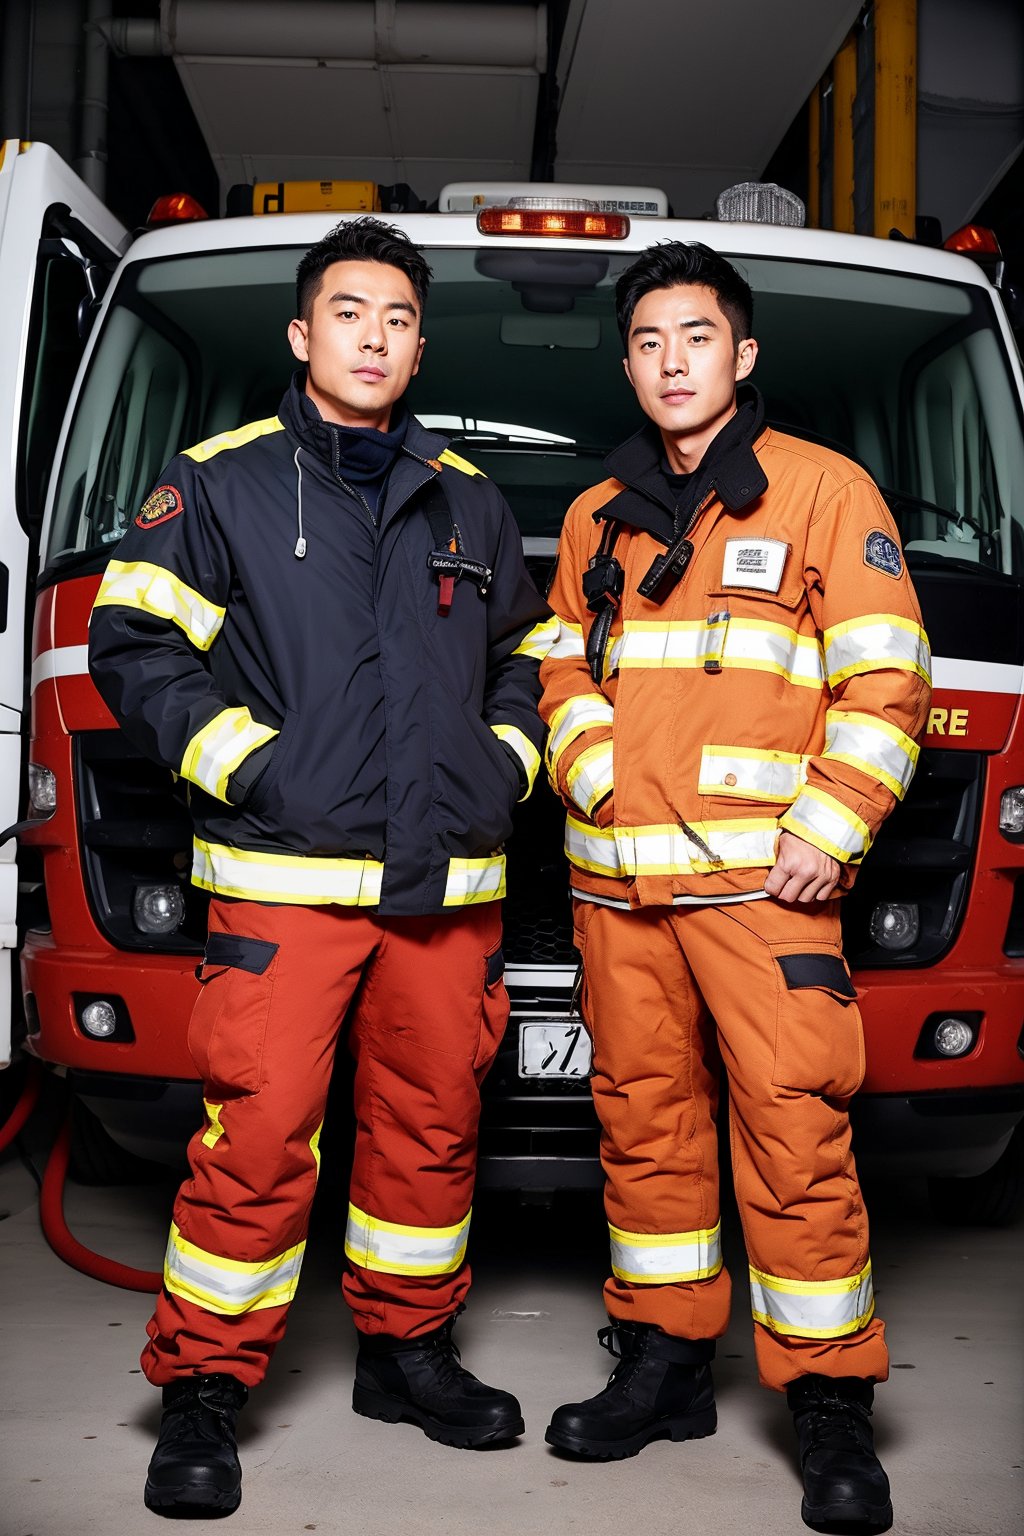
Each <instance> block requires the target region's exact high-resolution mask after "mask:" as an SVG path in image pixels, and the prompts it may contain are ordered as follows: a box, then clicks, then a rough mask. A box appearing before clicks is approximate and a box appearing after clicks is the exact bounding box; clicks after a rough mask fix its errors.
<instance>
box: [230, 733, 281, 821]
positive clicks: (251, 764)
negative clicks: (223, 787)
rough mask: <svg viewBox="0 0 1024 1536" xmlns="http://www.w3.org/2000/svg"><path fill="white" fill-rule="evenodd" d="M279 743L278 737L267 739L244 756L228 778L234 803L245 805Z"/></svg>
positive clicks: (231, 798)
mask: <svg viewBox="0 0 1024 1536" xmlns="http://www.w3.org/2000/svg"><path fill="white" fill-rule="evenodd" d="M276 745H277V737H276V736H275V737H274V739H273V741H265V742H264V743H263V745H262V746H261V747H257V748H256V750H255V752H250V753H249V756H248V757H246V758H243V759H242V761H241V762H240V763H239V765H238V767H237V768H236V769H235V771H234V773H233V774H232V775H231V777H230V778H229V779H228V798H229V800H230V801H231V803H232V805H244V803H245V802H246V800H248V798H249V796H250V795H251V794H252V792H253V790H254V789H255V788H256V784H257V781H258V780H259V779H261V778H262V777H263V775H264V773H265V772H266V770H267V767H268V765H269V763H270V759H271V758H272V757H273V755H274V748H275V747H276Z"/></svg>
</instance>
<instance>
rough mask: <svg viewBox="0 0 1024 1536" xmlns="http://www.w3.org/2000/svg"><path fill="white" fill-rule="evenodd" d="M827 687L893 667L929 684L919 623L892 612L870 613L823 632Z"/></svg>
mask: <svg viewBox="0 0 1024 1536" xmlns="http://www.w3.org/2000/svg"><path fill="white" fill-rule="evenodd" d="M825 664H826V666H827V668H828V681H829V687H831V688H834V687H835V686H836V684H837V683H841V682H843V680H844V679H845V678H847V677H853V676H854V674H855V673H859V672H880V671H886V670H887V669H888V668H891V667H896V668H898V669H901V670H903V671H909V672H916V673H917V674H918V676H919V677H923V678H924V680H925V682H930V681H931V651H930V650H929V648H928V637H927V635H926V634H925V632H924V630H923V629H922V628H921V626H920V624H915V623H914V621H913V620H912V619H901V618H899V617H898V616H897V615H896V614H892V613H870V614H865V616H864V617H863V618H860V619H850V620H848V621H847V622H846V623H845V624H836V625H834V626H833V627H832V628H831V629H826V631H825Z"/></svg>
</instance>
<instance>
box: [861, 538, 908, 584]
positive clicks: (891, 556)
mask: <svg viewBox="0 0 1024 1536" xmlns="http://www.w3.org/2000/svg"><path fill="white" fill-rule="evenodd" d="M864 564H865V565H870V566H871V567H872V569H873V570H876V571H884V573H885V575H886V576H895V577H897V578H898V577H900V576H902V575H903V556H902V555H901V553H900V547H899V545H898V544H897V543H896V540H895V539H893V538H890V536H889V535H888V534H887V533H886V532H885V531H884V529H882V528H872V530H871V532H870V533H869V534H868V536H867V538H866V539H865V540H864Z"/></svg>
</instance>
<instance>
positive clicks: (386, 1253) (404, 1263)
mask: <svg viewBox="0 0 1024 1536" xmlns="http://www.w3.org/2000/svg"><path fill="white" fill-rule="evenodd" d="M472 1214H473V1211H472V1208H470V1209H469V1210H468V1211H467V1212H466V1214H465V1216H464V1217H463V1218H462V1220H461V1221H459V1222H456V1224H455V1226H453V1227H406V1226H401V1225H399V1224H398V1223H397V1222H394V1221H381V1220H379V1219H378V1218H377V1217H376V1216H368V1215H367V1214H366V1212H365V1211H361V1210H360V1209H359V1207H358V1206H356V1205H350V1206H349V1208H348V1227H347V1228H346V1231H345V1254H346V1257H348V1258H349V1259H351V1260H352V1263H353V1264H358V1265H359V1266H360V1268H361V1269H377V1270H381V1271H382V1272H383V1273H384V1274H388V1275H450V1274H452V1273H453V1271H455V1270H456V1269H458V1268H459V1267H460V1266H461V1264H462V1261H463V1259H464V1258H465V1256H466V1243H467V1242H468V1240H469V1222H470V1217H471V1216H472Z"/></svg>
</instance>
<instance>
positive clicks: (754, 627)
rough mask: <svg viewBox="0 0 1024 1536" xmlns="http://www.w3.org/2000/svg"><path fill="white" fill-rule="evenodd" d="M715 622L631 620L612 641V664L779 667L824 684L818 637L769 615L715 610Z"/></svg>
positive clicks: (794, 678)
mask: <svg viewBox="0 0 1024 1536" xmlns="http://www.w3.org/2000/svg"><path fill="white" fill-rule="evenodd" d="M713 618H714V622H711V621H704V620H683V621H680V622H678V623H658V622H657V621H655V620H649V619H630V620H628V621H627V623H626V625H625V627H624V630H623V633H622V634H621V635H620V636H618V638H617V639H616V641H615V643H614V645H613V646H612V654H611V668H612V670H613V671H614V670H615V668H616V667H618V668H619V670H620V671H626V670H628V669H630V668H640V667H702V666H704V664H705V662H716V663H717V664H718V665H720V666H722V667H726V668H733V667H741V668H743V669H745V670H746V669H749V670H751V671H754V672H774V673H775V674H776V675H777V676H779V677H784V678H785V679H786V681H787V682H790V683H796V684H798V685H799V686H800V687H804V688H817V689H820V688H821V686H822V683H823V682H824V677H825V668H824V662H823V660H822V654H821V647H820V645H819V644H818V642H817V640H813V639H811V638H809V637H808V636H805V635H799V634H797V632H796V630H795V629H787V628H786V626H785V625H783V624H773V623H770V622H769V621H768V620H766V619H741V618H736V617H735V616H734V615H733V616H721V615H714V616H713Z"/></svg>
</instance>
